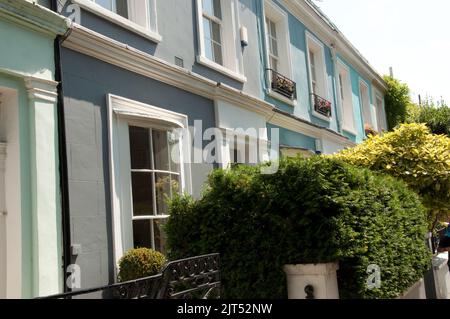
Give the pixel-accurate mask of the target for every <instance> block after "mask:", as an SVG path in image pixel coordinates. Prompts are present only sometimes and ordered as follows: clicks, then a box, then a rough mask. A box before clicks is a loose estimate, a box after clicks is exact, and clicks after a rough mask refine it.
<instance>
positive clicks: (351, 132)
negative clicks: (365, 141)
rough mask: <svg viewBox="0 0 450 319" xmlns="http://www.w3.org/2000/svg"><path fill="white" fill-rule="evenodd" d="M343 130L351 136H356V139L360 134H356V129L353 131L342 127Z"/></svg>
mask: <svg viewBox="0 0 450 319" xmlns="http://www.w3.org/2000/svg"><path fill="white" fill-rule="evenodd" d="M342 130H343V131H345V132H347V133H349V134H351V135H353V136H355V137H356V136H358V133H356V131H355V130H354V129H352V128H349V127H345V126H344V127H342Z"/></svg>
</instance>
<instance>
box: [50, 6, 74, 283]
mask: <svg viewBox="0 0 450 319" xmlns="http://www.w3.org/2000/svg"><path fill="white" fill-rule="evenodd" d="M57 2H58V0H52V3H51V9H52V10H53V11H55V12H57V11H58V9H57ZM69 32H70V30H69ZM67 36H68V33H67V34H66V35H64V36H57V37H56V39H55V45H54V47H55V52H54V55H55V81H57V82H58V86H57V92H58V102H57V116H58V144H59V176H60V188H61V214H62V218H61V221H62V240H63V267H64V269H63V273H64V276H63V278H64V282H63V286H64V292H70V291H71V289H70V288H69V287H68V286H67V284H66V281H67V277H68V273H67V268H68V267H69V265H70V264H72V260H71V259H72V254H71V240H70V211H69V177H68V170H67V148H66V146H67V145H66V125H65V116H64V91H63V85H62V83H63V71H62V64H61V43H62V42H63V41H64V39H65V38H66V37H67Z"/></svg>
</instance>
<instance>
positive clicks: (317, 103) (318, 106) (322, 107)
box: [311, 93, 331, 118]
mask: <svg viewBox="0 0 450 319" xmlns="http://www.w3.org/2000/svg"><path fill="white" fill-rule="evenodd" d="M311 95H312V97H313V101H314V111H315V112H317V113H318V114H320V115H322V116H325V117H327V118H330V117H331V102H330V101H327V100H326V99H324V98H322V97H320V96H318V95H317V94H314V93H312V94H311Z"/></svg>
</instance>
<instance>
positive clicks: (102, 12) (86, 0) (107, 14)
mask: <svg viewBox="0 0 450 319" xmlns="http://www.w3.org/2000/svg"><path fill="white" fill-rule="evenodd" d="M72 2H73V3H74V4H77V5H79V6H80V7H82V8H83V9H85V10H87V11H90V12H92V13H94V14H96V15H98V16H99V17H101V18H104V19H106V20H108V21H111V22H113V23H115V24H117V25H119V26H121V27H122V28H125V29H127V30H130V31H132V32H134V33H136V34H138V35H140V36H142V37H144V38H146V39H149V40H151V41H153V42H155V43H159V42H161V41H162V36H161V35H159V34H158V33H157V32H154V31H151V30H148V29H146V28H144V27H142V26H140V25H138V24H136V23H134V22H132V21H130V20H128V19H126V18H124V17H122V16H120V15H118V14H116V13H114V12H111V11H109V10H108V9H105V8H103V7H101V6H100V5H98V4H95V3H94V2H92V1H90V0H72Z"/></svg>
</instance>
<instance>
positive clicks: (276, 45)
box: [271, 39, 278, 56]
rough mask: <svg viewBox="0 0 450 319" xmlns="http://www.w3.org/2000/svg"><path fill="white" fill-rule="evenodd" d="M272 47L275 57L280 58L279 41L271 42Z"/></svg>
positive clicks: (273, 40)
mask: <svg viewBox="0 0 450 319" xmlns="http://www.w3.org/2000/svg"><path fill="white" fill-rule="evenodd" d="M271 44H272V45H271V47H272V52H271V53H272V54H273V55H275V56H278V43H277V40H275V39H272V41H271Z"/></svg>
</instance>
